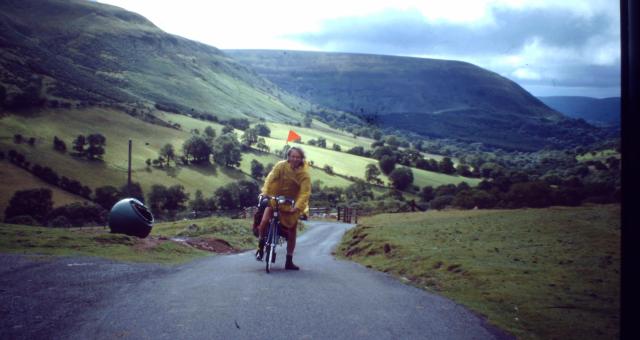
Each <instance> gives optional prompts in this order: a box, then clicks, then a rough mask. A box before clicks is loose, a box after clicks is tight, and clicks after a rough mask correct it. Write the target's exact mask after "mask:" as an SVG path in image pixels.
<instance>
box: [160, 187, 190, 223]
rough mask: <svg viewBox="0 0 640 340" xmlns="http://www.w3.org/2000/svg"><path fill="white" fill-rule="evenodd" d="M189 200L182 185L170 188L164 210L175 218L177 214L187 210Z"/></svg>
mask: <svg viewBox="0 0 640 340" xmlns="http://www.w3.org/2000/svg"><path fill="white" fill-rule="evenodd" d="M188 200H189V194H188V193H187V192H185V191H184V187H183V186H182V185H180V184H176V185H172V186H170V187H169V188H168V189H167V191H166V197H165V201H164V204H163V206H162V208H163V209H164V210H167V211H169V213H170V214H171V215H172V216H173V215H175V213H176V212H178V211H181V210H184V209H185V208H186V206H185V203H186V202H187V201H188Z"/></svg>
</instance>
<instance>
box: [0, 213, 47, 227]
mask: <svg viewBox="0 0 640 340" xmlns="http://www.w3.org/2000/svg"><path fill="white" fill-rule="evenodd" d="M4 221H5V222H6V223H9V224H20V225H31V226H39V225H40V223H39V222H38V221H36V219H35V218H33V217H31V215H18V216H13V217H10V218H5V219H4Z"/></svg>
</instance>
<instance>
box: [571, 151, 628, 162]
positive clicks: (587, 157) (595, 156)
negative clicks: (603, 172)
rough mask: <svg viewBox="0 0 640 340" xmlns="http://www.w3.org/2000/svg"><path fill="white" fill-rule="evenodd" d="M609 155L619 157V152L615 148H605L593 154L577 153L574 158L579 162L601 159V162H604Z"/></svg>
mask: <svg viewBox="0 0 640 340" xmlns="http://www.w3.org/2000/svg"><path fill="white" fill-rule="evenodd" d="M609 157H615V158H618V159H620V153H619V152H617V151H616V150H613V149H607V150H602V151H598V152H595V153H594V154H592V153H585V154H582V155H578V156H576V159H577V160H578V161H579V162H586V161H602V162H604V161H606V160H607V158H609Z"/></svg>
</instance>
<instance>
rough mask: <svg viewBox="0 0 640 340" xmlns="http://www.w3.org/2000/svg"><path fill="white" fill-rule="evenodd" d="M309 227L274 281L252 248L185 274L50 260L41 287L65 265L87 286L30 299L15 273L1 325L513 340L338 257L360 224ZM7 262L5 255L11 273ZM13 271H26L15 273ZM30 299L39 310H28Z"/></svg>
mask: <svg viewBox="0 0 640 340" xmlns="http://www.w3.org/2000/svg"><path fill="white" fill-rule="evenodd" d="M309 224H310V228H309V230H308V231H307V232H305V233H304V234H303V235H302V236H301V237H299V239H298V245H297V249H296V254H295V256H294V262H295V263H296V264H297V265H299V266H300V267H301V270H300V271H285V270H284V255H285V252H286V250H285V247H284V246H282V247H279V248H278V251H279V253H278V261H277V263H276V264H275V266H274V267H273V269H272V271H271V273H270V274H267V273H265V270H264V263H263V262H257V261H255V259H253V253H248V252H247V253H242V254H237V255H228V256H215V257H208V258H205V259H201V260H197V261H194V262H192V263H189V264H187V265H183V266H180V267H177V268H166V267H160V266H149V265H135V264H133V265H129V264H122V263H116V262H110V261H100V260H95V259H82V260H76V262H73V260H70V259H66V260H64V261H66V262H64V261H62V262H61V261H53V262H44V263H43V264H40V267H41V270H42V273H41V274H42V275H41V276H42V277H40V278H34V280H35V281H37V282H36V283H34V284H35V285H37V286H43V287H44V283H46V280H47V276H50V275H51V274H52V273H51V271H52V270H53V269H54V268H55V266H58V267H60V268H59V270H60V271H61V272H59V273H58V274H57V275H54V276H53V278H55V277H58V279H61V280H62V281H65V280H67V281H69V280H71V281H73V282H71V283H67V285H68V284H73V283H75V285H76V286H75V287H69V288H73V289H75V290H74V291H75V293H74V294H73V295H69V292H66V290H65V289H64V288H65V283H64V282H62V283H60V282H50V283H49V284H48V286H49V287H53V288H49V289H45V288H43V287H42V289H39V290H37V292H36V293H37V295H38V296H37V301H31V300H33V299H31V300H29V299H28V298H26V297H25V296H23V295H28V294H29V289H28V288H21V287H17V288H16V287H9V286H8V285H9V284H11V282H13V281H15V283H14V284H18V283H17V282H18V279H15V280H14V279H13V278H11V277H12V276H13V275H14V274H11V275H8V276H3V278H2V279H0V288H1V289H2V290H0V303H2V304H4V303H11V305H10V306H8V307H7V306H5V307H1V308H2V309H0V312H2V315H1V316H2V317H3V318H5V317H7V319H6V320H3V321H0V322H1V324H0V326H1V327H2V335H3V336H1V337H2V338H5V336H6V337H7V338H8V337H10V338H22V337H24V338H30V337H33V336H36V337H38V338H40V337H42V336H44V337H45V338H65V339H66V338H70V339H113V338H131V339H266V338H270V339H332V338H333V339H353V338H367V339H511V338H512V337H511V336H510V335H508V334H506V333H504V332H502V331H500V330H497V329H495V328H493V327H491V326H490V325H488V324H486V323H485V322H484V320H482V319H481V318H480V317H478V316H477V315H475V314H473V313H472V312H470V311H468V310H467V309H465V308H464V307H462V306H460V305H457V304H455V303H454V302H452V301H450V300H448V299H445V298H443V297H441V296H438V295H435V294H430V293H428V292H425V291H422V290H419V289H417V288H414V287H410V286H407V285H404V284H402V283H401V282H399V281H398V280H396V279H393V278H392V277H390V276H388V275H386V274H383V273H378V272H376V271H373V270H370V269H367V268H365V267H363V266H360V265H358V264H355V263H351V262H348V261H339V260H336V259H334V258H333V256H331V251H332V249H333V247H334V246H335V245H336V244H337V243H338V241H339V240H340V238H341V237H342V235H343V233H344V231H345V230H346V229H348V228H349V227H351V225H346V224H338V223H325V222H311V223H309ZM6 258H7V257H6V256H3V257H1V258H0V260H2V261H0V262H2V263H0V265H4V266H5V269H6V266H7V263H6V262H7V261H8V260H6ZM11 261H15V259H13V258H12V259H11ZM11 261H9V262H11ZM19 261H23V260H19ZM83 261H84V262H83ZM83 263H88V264H83ZM70 264H72V265H71V266H70ZM21 266H22V267H21ZM14 267H15V268H18V270H17V271H18V272H19V273H22V274H21V275H22V281H24V280H28V279H29V277H30V276H29V273H33V270H34V268H33V267H29V264H28V261H27V262H25V263H23V264H17V265H15V266H14ZM15 268H14V269H15ZM35 268H36V269H37V268H38V264H36V267H35ZM47 268H48V270H47ZM65 270H66V271H70V270H71V271H74V273H75V274H76V275H80V276H81V277H82V276H83V275H84V276H85V279H83V280H80V281H77V280H76V279H75V278H73V279H69V278H68V277H69V275H63V274H65V273H64V271H65ZM45 271H47V272H48V273H45ZM9 272H12V273H13V272H15V270H13V271H4V272H3V274H7V273H9ZM66 274H69V273H66ZM25 275H26V276H25ZM65 277H66V278H65ZM53 278H52V279H53ZM78 282H81V283H82V282H84V284H80V283H78ZM48 290H49V291H48ZM20 294H22V295H20ZM47 294H50V295H51V296H49V297H48V296H47ZM83 294H84V295H83ZM85 295H86V296H85ZM16 296H17V297H16ZM25 301H29V303H28V305H29V307H28V308H26V307H25V308H23V311H16V310H15V309H16V308H19V307H20V306H23V305H24V302H25ZM38 301H39V302H38ZM65 301H66V302H65ZM24 313H29V314H28V315H24ZM34 313H36V314H37V315H39V317H40V319H38V320H39V321H38V322H39V324H38V325H40V326H39V327H40V328H38V327H34V326H33V323H34V322H35V320H34V316H33V314H34Z"/></svg>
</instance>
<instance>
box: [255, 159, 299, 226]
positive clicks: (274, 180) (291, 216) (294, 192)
mask: <svg viewBox="0 0 640 340" xmlns="http://www.w3.org/2000/svg"><path fill="white" fill-rule="evenodd" d="M262 194H264V195H269V196H279V195H283V196H285V197H289V198H293V199H294V200H296V208H298V210H299V211H301V212H307V211H308V210H309V196H311V177H310V176H309V165H308V164H307V162H304V163H303V164H302V165H301V166H300V167H298V169H296V170H294V169H293V168H291V165H289V162H287V161H286V160H284V161H280V162H278V163H277V164H276V165H275V166H274V167H273V169H272V170H271V172H270V173H269V175H268V176H267V179H266V180H265V181H264V186H263V187H262ZM299 217H300V212H297V213H293V212H291V207H289V206H281V207H280V222H281V223H282V225H283V226H284V227H286V228H292V227H294V226H295V225H296V223H298V218H299Z"/></svg>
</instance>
